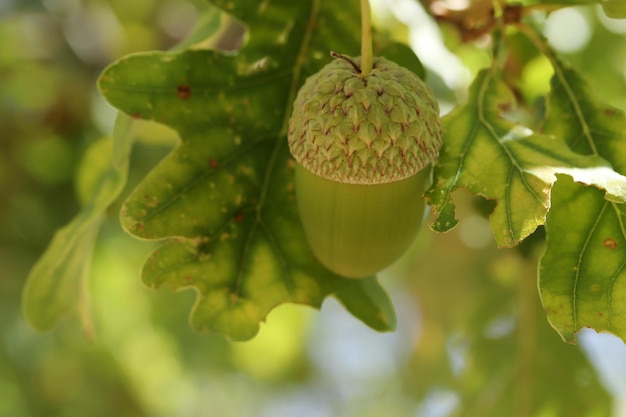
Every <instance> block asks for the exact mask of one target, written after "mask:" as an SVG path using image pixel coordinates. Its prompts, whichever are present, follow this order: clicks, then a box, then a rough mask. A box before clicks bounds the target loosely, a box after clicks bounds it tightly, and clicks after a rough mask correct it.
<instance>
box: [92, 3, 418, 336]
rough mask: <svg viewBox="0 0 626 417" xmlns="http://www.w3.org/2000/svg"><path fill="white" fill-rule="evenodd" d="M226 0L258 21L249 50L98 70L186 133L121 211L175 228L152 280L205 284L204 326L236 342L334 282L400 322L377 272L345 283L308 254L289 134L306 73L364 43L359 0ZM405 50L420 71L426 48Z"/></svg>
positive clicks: (199, 317)
mask: <svg viewBox="0 0 626 417" xmlns="http://www.w3.org/2000/svg"><path fill="white" fill-rule="evenodd" d="M214 3H215V4H216V5H219V6H222V7H224V8H225V10H227V11H228V12H229V13H232V14H233V15H234V16H235V17H236V18H237V19H239V20H240V21H241V22H243V23H244V24H245V25H246V28H247V30H248V34H247V36H246V40H247V41H246V44H245V46H244V47H243V48H242V49H241V50H240V51H239V52H238V54H236V55H227V54H224V53H221V52H218V51H214V50H187V51H182V52H180V53H146V54H141V55H135V56H131V57H127V58H124V59H122V60H120V61H119V62H117V63H115V64H114V65H112V66H111V67H109V68H108V69H107V70H106V71H105V72H104V73H103V75H102V77H101V80H100V88H101V90H102V92H103V94H104V96H105V97H106V98H107V100H109V102H111V103H112V104H113V105H114V106H116V107H117V108H119V109H120V110H121V111H123V112H125V113H127V114H130V115H134V116H135V117H142V118H145V119H149V120H156V121H159V122H162V123H165V124H167V125H169V126H171V127H173V128H174V129H176V130H177V132H178V133H179V135H180V137H181V143H180V145H179V146H178V147H177V148H176V149H175V150H174V151H173V152H172V153H171V154H170V155H169V156H168V157H167V158H165V160H164V161H163V162H162V163H161V164H160V165H159V166H158V167H156V168H155V169H154V170H153V171H152V172H151V173H150V174H149V176H148V177H147V178H146V180H145V181H144V182H143V183H142V184H140V185H139V186H138V187H137V189H136V190H135V191H134V192H133V193H132V195H131V196H130V197H129V199H128V200H127V201H126V203H125V205H124V207H123V209H122V215H121V218H122V223H123V226H124V227H125V228H126V230H128V231H129V232H130V233H132V234H133V235H135V236H137V237H140V238H144V239H164V238H174V239H172V240H170V241H169V242H167V243H165V244H164V245H163V246H162V247H161V248H159V249H158V250H156V251H155V252H154V253H153V254H152V256H151V257H150V259H149V260H148V261H147V263H146V265H145V268H144V281H145V282H146V283H147V284H148V285H150V286H153V287H157V286H159V285H161V284H163V283H167V284H169V285H171V286H172V287H173V288H187V287H189V288H194V289H195V290H196V291H197V292H198V298H197V302H196V306H195V307H194V310H193V311H192V316H191V324H192V326H193V327H194V328H196V329H198V330H200V331H210V332H220V333H223V334H226V335H228V336H230V337H231V338H233V339H237V340H243V339H248V338H250V337H252V336H254V334H255V333H256V332H257V330H258V328H259V322H260V321H262V320H263V319H264V318H265V317H266V315H267V313H268V312H269V311H270V310H271V309H272V308H274V307H275V306H277V305H279V304H281V303H286V302H295V303H302V304H309V305H312V306H315V307H319V305H320V304H321V302H322V300H323V299H324V297H326V296H328V295H331V294H333V293H336V294H337V296H338V297H339V298H340V299H341V301H342V302H343V303H344V304H345V305H346V306H347V307H348V309H349V310H350V311H351V312H352V313H353V314H354V315H356V316H357V317H358V318H360V319H361V320H363V321H364V322H365V323H366V324H368V325H370V326H371V327H373V328H376V329H379V330H388V329H391V328H393V326H394V324H395V318H394V316H393V309H392V308H391V305H390V303H389V300H388V297H387V296H386V294H385V293H384V290H383V289H382V287H380V285H379V284H378V283H377V282H376V280H375V279H374V278H371V279H368V280H361V281H346V280H345V279H343V278H340V277H338V276H336V275H334V274H332V273H330V272H329V271H327V270H326V269H325V268H324V267H322V266H321V265H320V264H319V263H318V262H317V261H316V260H315V258H314V256H313V254H312V253H311V252H310V250H309V248H308V245H307V243H306V239H305V236H304V232H303V229H302V226H301V224H300V220H299V217H298V213H297V208H296V203H295V195H294V185H293V164H294V162H293V160H292V158H291V156H290V154H289V151H288V148H287V143H286V122H287V120H288V117H289V115H290V111H291V108H290V106H291V104H290V103H291V102H292V100H293V98H294V96H295V93H296V91H297V88H298V87H299V86H300V85H301V84H302V82H303V81H304V78H305V77H306V76H307V75H310V74H311V73H312V72H314V71H317V70H318V69H319V68H321V66H323V65H325V64H326V63H328V62H329V60H330V59H331V58H330V57H329V51H330V50H336V51H340V52H342V53H346V54H352V55H356V54H358V52H359V42H358V40H357V38H356V37H357V36H358V34H359V33H360V32H359V12H358V9H357V6H358V4H356V3H355V4H349V5H348V4H343V3H341V4H340V3H333V2H322V1H305V2H291V1H280V2H262V3H259V2H257V1H239V2H222V1H216V2H214ZM392 46H393V45H392ZM390 51H391V54H392V55H394V56H400V55H407V54H410V52H409V50H408V48H406V47H395V48H391V49H390ZM382 55H384V51H382ZM405 61H406V62H410V63H411V66H413V67H414V68H415V70H417V71H421V66H420V65H419V62H418V61H417V60H416V59H415V58H410V55H409V56H408V57H406V58H405ZM348 288H352V290H350V291H348ZM347 294H351V295H350V296H351V297H364V300H363V301H358V302H357V301H355V300H350V299H349V297H348V295H347Z"/></svg>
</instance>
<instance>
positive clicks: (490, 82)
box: [426, 70, 626, 247]
mask: <svg viewBox="0 0 626 417" xmlns="http://www.w3.org/2000/svg"><path fill="white" fill-rule="evenodd" d="M513 105H514V99H513V96H512V94H511V92H510V91H509V90H508V88H507V87H506V86H505V85H504V83H503V82H502V81H501V80H500V78H499V76H498V74H497V73H496V72H495V70H484V71H482V72H481V73H480V74H479V75H478V76H477V78H476V80H475V81H474V83H473V85H472V87H471V89H470V96H469V99H468V102H467V104H465V105H463V106H461V107H459V108H457V109H455V110H454V111H453V112H451V113H450V114H449V115H447V116H446V117H445V118H444V119H443V127H444V132H445V133H444V147H443V149H442V152H441V155H440V157H439V160H438V161H437V164H436V165H435V171H434V183H433V186H432V187H431V188H430V189H429V190H428V192H427V194H426V195H427V197H428V198H429V200H430V203H431V206H432V209H433V212H434V213H435V214H436V216H437V219H436V220H435V222H434V223H433V225H432V228H433V229H434V230H436V231H447V230H450V229H451V228H452V227H454V226H455V225H456V224H457V220H456V218H455V208H454V204H453V201H452V195H451V193H452V192H453V191H454V190H456V189H457V188H464V189H467V190H469V191H470V192H472V193H474V194H477V195H480V196H483V197H485V198H488V199H493V200H496V201H497V205H496V208H495V210H494V211H493V213H492V214H491V217H490V222H491V228H492V230H493V231H494V234H495V238H496V241H497V242H498V245H499V246H501V247H510V246H514V245H516V244H517V243H519V242H520V241H521V240H523V239H524V238H526V237H527V236H528V235H530V234H531V233H532V232H533V231H534V230H535V229H536V228H537V227H538V226H540V225H542V224H543V223H544V222H545V216H546V213H547V211H548V209H549V208H550V189H551V187H552V184H553V183H554V182H555V180H556V174H559V173H561V174H568V175H570V176H572V177H573V178H574V179H575V180H576V181H578V182H581V183H584V184H588V185H594V186H596V187H599V188H601V189H603V190H605V191H606V193H607V196H608V197H607V198H610V199H612V200H615V201H624V198H626V177H623V176H621V175H619V174H617V173H615V172H614V171H613V170H612V169H611V167H610V165H609V164H608V163H607V162H606V161H605V160H604V159H602V158H601V157H599V156H598V155H591V156H585V155H580V154H577V153H575V152H573V151H572V150H571V149H570V148H569V147H568V146H567V144H566V142H565V141H564V140H562V139H561V138H559V137H558V136H549V135H546V134H537V133H535V132H533V131H532V130H530V129H528V128H526V127H524V126H521V125H519V124H516V123H513V122H511V121H509V120H506V119H505V118H504V117H502V116H501V113H502V112H504V111H505V110H507V109H510V108H511V107H512V106H513Z"/></svg>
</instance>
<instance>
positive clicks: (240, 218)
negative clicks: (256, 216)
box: [235, 212, 243, 223]
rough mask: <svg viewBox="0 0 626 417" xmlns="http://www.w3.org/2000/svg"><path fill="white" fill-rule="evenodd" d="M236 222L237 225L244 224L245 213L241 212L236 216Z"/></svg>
mask: <svg viewBox="0 0 626 417" xmlns="http://www.w3.org/2000/svg"><path fill="white" fill-rule="evenodd" d="M235 221H236V222H237V223H243V213H241V212H239V213H237V214H235Z"/></svg>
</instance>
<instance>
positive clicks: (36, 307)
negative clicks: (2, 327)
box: [22, 115, 137, 331]
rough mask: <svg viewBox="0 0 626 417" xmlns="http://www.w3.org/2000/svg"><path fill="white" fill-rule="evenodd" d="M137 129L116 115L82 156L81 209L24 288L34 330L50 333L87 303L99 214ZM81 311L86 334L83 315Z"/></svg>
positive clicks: (117, 185)
mask: <svg viewBox="0 0 626 417" xmlns="http://www.w3.org/2000/svg"><path fill="white" fill-rule="evenodd" d="M136 128H137V123H136V122H135V121H133V120H132V119H131V118H129V117H127V116H124V115H122V116H120V117H118V119H117V122H116V125H115V130H114V132H113V139H112V140H104V141H97V142H94V144H93V145H92V147H91V148H90V149H89V150H88V151H87V152H86V154H85V159H84V161H83V163H82V169H81V172H80V174H81V175H79V176H78V178H79V182H78V184H77V190H78V195H79V199H80V201H81V203H82V207H81V210H80V212H79V213H78V214H77V215H76V216H75V217H74V218H73V219H72V221H70V223H69V224H67V225H66V226H65V227H63V228H61V229H59V230H58V231H57V232H56V234H55V235H54V237H53V239H52V242H50V245H49V246H48V248H47V249H46V251H45V252H44V253H43V255H42V256H41V258H40V259H39V260H38V261H37V263H36V264H35V265H34V266H33V268H32V269H31V271H30V274H29V275H28V279H27V281H26V284H25V286H24V291H23V294H22V308H23V310H24V315H25V316H26V319H27V320H28V322H29V323H30V324H31V326H33V327H34V328H35V329H37V330H41V331H45V330H49V329H51V328H52V327H53V326H54V325H55V324H56V323H57V322H58V321H59V320H60V319H62V318H63V317H65V316H67V315H69V314H70V313H72V312H74V311H76V309H77V308H80V307H84V304H85V303H87V298H88V287H87V285H86V282H85V281H86V279H87V277H88V276H89V269H90V266H91V254H92V252H93V248H94V245H95V242H96V238H97V236H98V231H99V229H100V222H101V220H102V216H103V213H104V211H105V210H106V209H107V207H108V206H109V205H110V204H111V203H112V202H113V200H115V198H116V197H117V196H118V195H119V193H120V192H121V191H122V189H123V188H124V185H125V184H126V177H127V173H128V162H129V158H130V151H131V148H132V144H133V139H134V135H135V131H136ZM82 313H83V316H82V319H83V325H84V327H85V329H86V330H87V331H89V330H88V329H89V328H90V323H88V320H89V318H88V312H86V311H84V310H82Z"/></svg>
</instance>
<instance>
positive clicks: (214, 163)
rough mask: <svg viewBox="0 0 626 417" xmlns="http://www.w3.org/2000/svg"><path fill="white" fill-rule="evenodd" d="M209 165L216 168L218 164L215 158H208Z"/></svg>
mask: <svg viewBox="0 0 626 417" xmlns="http://www.w3.org/2000/svg"><path fill="white" fill-rule="evenodd" d="M209 166H210V167H211V168H213V169H217V168H218V167H219V166H220V164H219V162H217V161H216V160H215V159H210V160H209Z"/></svg>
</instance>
